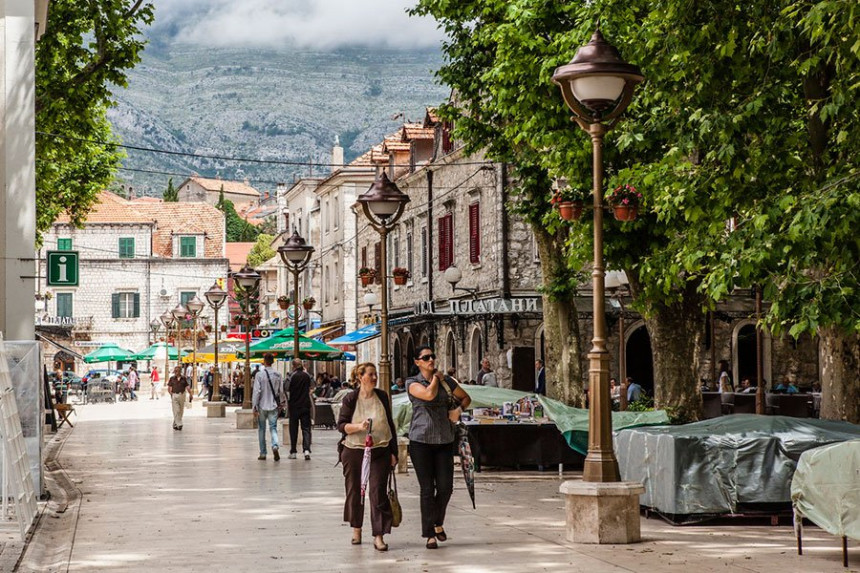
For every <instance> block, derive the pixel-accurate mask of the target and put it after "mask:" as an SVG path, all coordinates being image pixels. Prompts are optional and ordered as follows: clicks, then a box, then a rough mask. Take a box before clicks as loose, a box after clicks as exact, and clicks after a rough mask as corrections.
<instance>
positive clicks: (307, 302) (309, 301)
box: [302, 296, 317, 310]
mask: <svg viewBox="0 0 860 573" xmlns="http://www.w3.org/2000/svg"><path fill="white" fill-rule="evenodd" d="M316 303H317V299H315V298H314V297H312V296H306V297H305V298H304V299H302V306H303V307H305V310H310V309H312V308H313V307H314V305H315V304H316Z"/></svg>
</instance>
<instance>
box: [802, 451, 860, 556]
mask: <svg viewBox="0 0 860 573" xmlns="http://www.w3.org/2000/svg"><path fill="white" fill-rule="evenodd" d="M791 501H792V504H793V505H794V514H795V523H796V524H799V523H800V518H801V517H806V518H807V519H810V520H812V521H813V522H814V523H815V524H816V525H817V526H819V527H820V528H821V529H823V530H824V531H826V532H827V533H829V534H831V535H838V536H839V537H842V536H845V537H850V538H852V539H858V540H860V440H851V441H850V442H844V443H841V444H832V445H830V446H823V447H821V448H815V449H814V450H808V451H806V452H803V453H802V454H801V455H800V460H798V462H797V470H796V471H795V472H794V477H793V478H792V479H791Z"/></svg>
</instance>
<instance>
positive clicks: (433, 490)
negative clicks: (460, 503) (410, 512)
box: [409, 442, 454, 538]
mask: <svg viewBox="0 0 860 573" xmlns="http://www.w3.org/2000/svg"><path fill="white" fill-rule="evenodd" d="M409 457H411V458H412V467H414V468H415V475H416V476H418V485H419V486H420V488H421V495H420V498H421V536H422V537H428V538H429V537H436V530H435V529H434V528H435V527H437V526H439V527H441V526H442V525H443V524H444V522H445V512H446V510H447V509H448V501H450V499H451V493H453V491H454V445H453V443H448V444H424V443H421V442H410V443H409Z"/></svg>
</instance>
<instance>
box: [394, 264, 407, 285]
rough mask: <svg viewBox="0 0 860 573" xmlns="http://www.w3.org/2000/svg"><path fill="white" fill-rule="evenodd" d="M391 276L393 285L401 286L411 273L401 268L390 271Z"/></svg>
mask: <svg viewBox="0 0 860 573" xmlns="http://www.w3.org/2000/svg"><path fill="white" fill-rule="evenodd" d="M391 276H393V277H394V284H396V285H400V286H403V285H405V284H406V281H408V280H409V277H410V276H411V273H410V272H409V269H405V268H403V267H395V268H393V269H392V270H391Z"/></svg>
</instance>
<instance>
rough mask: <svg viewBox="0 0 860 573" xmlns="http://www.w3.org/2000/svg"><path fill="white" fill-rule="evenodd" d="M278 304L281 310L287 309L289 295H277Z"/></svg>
mask: <svg viewBox="0 0 860 573" xmlns="http://www.w3.org/2000/svg"><path fill="white" fill-rule="evenodd" d="M278 306H279V307H280V308H281V309H282V310H287V308H289V306H290V297H288V296H287V295H285V294H282V295H281V296H279V297H278Z"/></svg>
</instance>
